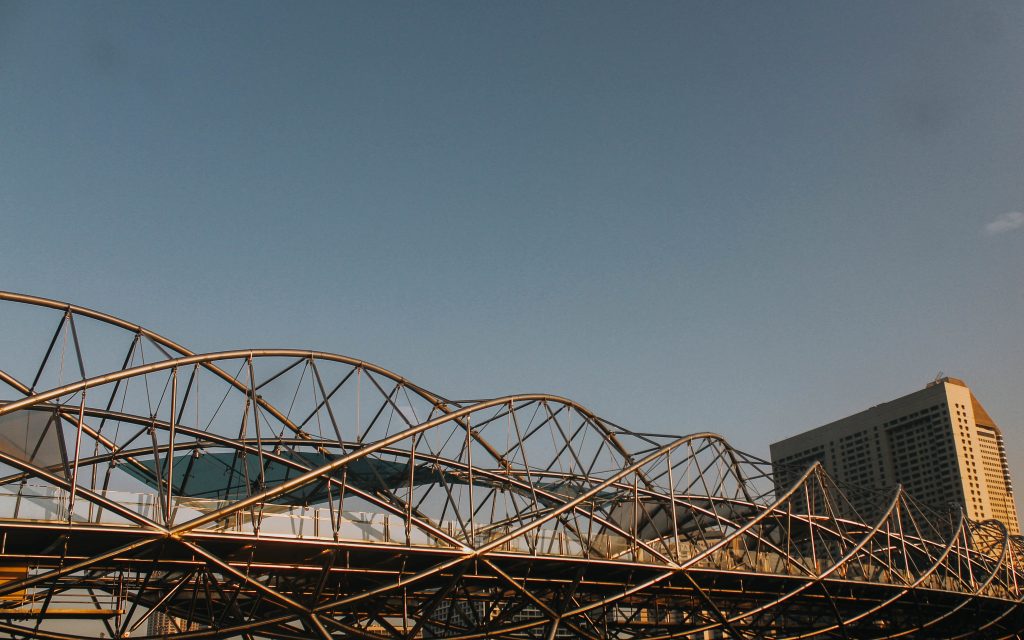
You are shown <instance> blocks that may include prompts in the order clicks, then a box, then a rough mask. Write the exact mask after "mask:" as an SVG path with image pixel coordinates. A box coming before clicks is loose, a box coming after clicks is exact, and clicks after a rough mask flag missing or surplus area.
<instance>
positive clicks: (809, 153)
mask: <svg viewBox="0 0 1024 640" xmlns="http://www.w3.org/2000/svg"><path fill="white" fill-rule="evenodd" d="M1022 33H1024V4H1022V3H1021V2H1019V1H1018V0H1014V1H1011V2H984V3H975V2H959V3H948V2H939V1H936V0H927V1H924V2H911V1H904V2H899V3H892V2H878V3H875V2H844V3H838V2H819V1H813V2H805V3H794V2H781V3H764V2H749V3H729V2H725V3H723V2H707V3H700V2H671V3H669V2H661V3H657V2H645V3H625V2H623V3H615V4H611V3H599V2H582V3H576V2H541V3H531V2H521V1H516V2H506V3H488V2H467V3H422V2H416V3H412V2H410V3H371V2H366V3H360V4H343V3H326V4H313V3H304V4H291V3H277V4H267V3H255V4H254V3H246V4H235V3H224V2H216V3H207V2H202V3H195V4H188V3H182V2H174V3H155V2H142V3H123V4H112V3H99V2H90V3H34V4H29V3H24V4H22V3H10V2H5V1H0V233H2V238H3V242H2V245H0V266H2V269H0V288H3V289H8V290H15V291H21V292H26V293H33V294H37V295H43V296H48V297H54V298H59V299H64V300H68V301H71V302H75V303H79V304H83V305H86V306H91V307H94V308H98V309H101V310H105V311H109V312H111V313H114V314H116V315H120V316H122V317H125V318H128V319H130V320H133V321H135V322H138V323H140V324H143V325H145V326H148V327H150V328H152V329H154V330H156V331H159V332H161V333H164V334H165V335H168V336H170V337H172V338H175V339H177V340H179V341H181V342H182V343H183V344H186V345H188V346H190V347H191V348H193V349H195V350H197V351H213V350H219V349H224V348H232V347H249V346H254V347H255V346H267V347H273V346H294V347H312V348H318V349H323V350H328V351H334V352H338V353H344V354H348V355H353V356H357V357H362V358H365V359H368V360H372V361H374V362H377V363H380V364H382V365H384V366H386V367H389V368H391V369H393V370H395V371H397V372H399V373H401V374H403V375H405V376H407V377H409V378H411V379H413V380H415V381H417V382H419V383H420V384H423V385H424V386H426V387H428V388H431V389H434V390H436V391H437V392H439V393H441V394H445V395H448V396H449V397H454V398H467V397H482V396H492V395H500V394H505V393H512V392H520V391H522V392H532V391H547V392H553V393H558V394H562V395H566V396H570V397H572V398H574V399H576V400H578V401H580V402H581V403H583V404H585V405H587V406H589V407H591V408H592V409H593V410H594V411H596V412H598V413H599V414H601V415H603V416H606V417H607V418H609V419H612V420H614V421H617V422H619V423H621V424H623V425H626V426H630V427H633V428H635V429H638V430H643V431H662V432H668V433H688V432H692V431H702V430H712V431H718V432H720V433H723V434H724V435H726V436H727V437H729V438H730V439H731V440H732V441H733V442H734V444H736V445H737V446H739V447H740V448H743V449H746V450H748V451H751V452H752V453H760V454H763V455H767V445H768V443H769V442H771V441H773V440H776V439H779V438H782V437H784V436H788V435H791V434H793V433H795V432H798V431H800V430H804V429H806V428H810V427H813V426H817V425H819V424H822V423H824V422H828V421H831V420H833V419H837V418H840V417H842V416H844V415H847V414H849V413H852V412H855V411H858V410H860V409H864V408H866V407H867V406H869V405H872V404H876V403H878V402H882V401H885V400H888V399H891V398H893V397H896V396H897V395H902V394H904V393H909V392H911V391H914V390H916V389H918V388H920V387H922V386H923V385H924V384H925V383H926V382H927V381H928V380H929V379H931V378H932V377H933V376H934V375H935V374H936V373H937V372H938V371H940V370H942V371H945V372H946V373H947V374H949V375H954V376H960V377H963V378H965V379H966V380H967V382H968V383H969V384H970V385H972V387H973V388H974V390H975V392H976V393H977V394H978V396H979V398H980V399H981V401H982V402H983V403H984V404H985V405H986V406H987V407H988V408H989V410H990V412H991V413H992V415H993V416H994V417H995V418H996V420H997V421H999V422H1000V423H1001V424H1002V426H1003V427H1004V430H1005V431H1006V432H1007V435H1008V440H1009V446H1010V454H1011V462H1012V464H1013V465H1014V472H1015V473H1016V476H1017V478H1018V482H1024V438H1022V437H1021V433H1022V429H1024V375H1022V374H1024V339H1022V327H1024V216H1022V215H1021V214H1020V212H1022V211H1024V72H1022V69H1024V37H1022V35H1021V34H1022ZM2 325H3V319H2V318H0V326H2ZM4 329H7V327H4Z"/></svg>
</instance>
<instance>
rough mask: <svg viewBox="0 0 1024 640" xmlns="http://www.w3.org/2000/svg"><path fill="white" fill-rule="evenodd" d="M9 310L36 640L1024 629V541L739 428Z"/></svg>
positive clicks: (12, 508) (90, 316)
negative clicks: (211, 346)
mask: <svg viewBox="0 0 1024 640" xmlns="http://www.w3.org/2000/svg"><path fill="white" fill-rule="evenodd" d="M0 318H2V321H0V326H3V327H4V328H5V329H6V330H7V331H5V333H8V332H9V333H10V334H11V335H14V334H15V332H14V331H11V330H12V329H13V328H14V327H17V328H18V331H17V333H16V335H17V336H18V337H17V338H16V339H12V340H9V341H8V343H0V349H2V350H0V354H3V360H0V390H2V393H0V633H6V634H8V635H9V636H10V637H42V638H74V637H96V636H97V635H98V633H100V632H102V633H104V634H105V635H106V636H107V637H126V636H129V635H130V636H131V637H133V638H139V637H152V638H156V637H163V636H164V635H165V634H166V633H167V631H168V630H172V631H173V632H174V633H175V635H176V637H182V638H232V637H243V638H257V637H259V638H322V639H326V638H382V637H386V638H410V639H411V638H440V637H444V638H467V639H468V638H650V639H667V638H719V637H723V638H761V637H770V638H805V637H825V638H831V637H835V638H895V637H914V638H975V637H985V638H988V637H991V638H1015V637H1019V636H1018V633H1019V632H1020V630H1021V629H1022V628H1024V619H1022V606H1021V600H1022V594H1021V587H1020V586H1019V584H1020V583H1021V578H1022V577H1024V576H1022V573H1021V563H1022V561H1024V547H1022V543H1021V540H1020V539H1019V538H1015V537H1010V536H1008V535H1007V532H1006V529H1005V527H1004V526H1003V525H1002V524H1001V523H999V522H996V521H987V522H972V521H968V520H966V519H965V518H964V517H963V516H962V514H961V513H959V512H956V513H952V514H943V513H938V512H934V511H931V510H929V509H928V508H926V507H924V506H922V505H920V504H917V503H916V502H915V501H914V500H913V499H911V498H910V497H909V496H907V495H906V494H905V493H904V492H903V491H902V490H900V489H897V490H895V491H893V492H891V493H889V494H888V495H882V494H871V496H870V497H871V499H870V500H865V496H864V495H861V494H860V492H862V491H864V490H863V489H861V488H850V487H839V486H837V485H836V484H835V483H834V482H833V481H832V480H831V479H830V478H829V477H828V476H827V475H826V474H825V473H824V471H823V470H822V469H821V467H820V466H813V467H811V468H809V469H800V470H799V473H797V474H796V475H795V477H797V480H796V481H790V482H787V483H786V484H785V485H781V484H779V483H777V482H776V478H775V477H774V476H773V474H772V469H771V466H770V465H769V464H767V463H766V462H765V461H763V460H761V459H758V458H756V457H753V456H750V455H747V454H745V453H742V452H740V451H738V450H736V449H733V448H732V447H731V446H730V445H729V444H728V443H727V442H725V441H724V440H723V439H722V438H721V437H720V436H717V435H715V434H713V433H698V434H693V435H688V436H685V437H674V436H663V435H654V434H646V433H638V432H634V431H630V430H628V429H625V428H623V427H621V426H618V425H616V424H613V423H611V422H609V421H607V420H604V419H602V418H600V417H598V416H596V415H594V414H593V413H591V412H590V411H588V410H587V409H586V408H585V407H583V406H581V405H579V404H577V403H575V402H573V401H571V400H567V399H565V398H560V397H556V396H551V395H545V394H523V395H510V396H505V397H500V398H492V399H484V400H452V399H448V398H445V397H442V396H440V395H438V394H436V393H433V392H431V391H429V390H427V389H426V388H424V387H420V386H418V385H416V384H414V383H412V382H410V381H408V380H405V379H404V378H402V377H400V376H398V375H396V374H394V373H392V372H390V371H388V370H386V369H383V368H381V367H379V366H376V365H373V364H371V363H367V362H363V361H360V360H356V359H353V358H348V357H343V356H338V355H334V354H329V353H321V352H316V351H308V350H291V349H252V350H235V351H225V352H219V353H208V354H195V353H193V352H191V351H189V350H188V349H186V348H185V347H183V346H181V345H179V344H177V343H175V342H172V341H171V340H168V339H167V338H164V337H162V336H160V335H158V334H156V333H153V332H151V331H148V330H146V329H143V328H142V327H139V326H136V325H133V324H131V323H128V322H125V321H123V320H120V319H118V318H115V317H112V316H109V315H106V314H102V313H99V312H96V311H92V310H89V309H85V308H82V307H77V306H74V305H68V304H66V303H62V302H57V301H52V300H46V299H42V298H36V297H30V296H24V295H20V294H10V293H0ZM482 366H487V365H485V364H482ZM681 430H682V429H681ZM785 477H787V478H789V477H793V476H792V474H790V473H787V474H786V475H785ZM864 504H871V505H873V506H872V507H871V509H870V510H868V511H865V509H864V507H863V505H864ZM854 505H861V506H860V507H855V506H854ZM67 619H71V620H88V622H81V623H75V624H68V623H67V622H66V620H67ZM62 621H63V622H62ZM93 628H95V630H96V631H92V630H91V629H93Z"/></svg>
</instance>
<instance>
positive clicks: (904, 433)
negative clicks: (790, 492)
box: [771, 378, 1020, 535]
mask: <svg viewBox="0 0 1024 640" xmlns="http://www.w3.org/2000/svg"><path fill="white" fill-rule="evenodd" d="M771 458H772V465H773V466H774V467H775V474H776V482H777V483H778V484H779V486H787V485H788V484H790V483H791V482H793V481H795V480H796V479H797V478H798V477H799V475H800V474H801V471H802V470H803V469H806V468H807V467H809V466H810V465H811V464H812V463H813V462H814V461H820V462H821V463H822V465H823V466H824V468H825V470H826V471H827V472H828V474H829V475H830V476H831V477H833V478H834V479H836V480H837V481H839V482H840V483H844V484H848V485H855V486H859V487H873V488H877V489H880V490H886V489H890V488H891V487H893V486H895V485H896V484H897V483H900V484H902V485H903V487H904V489H906V491H907V493H908V494H910V495H911V496H913V497H914V498H915V499H916V500H918V501H920V502H922V503H925V504H929V505H931V506H933V507H936V508H938V509H945V508H948V507H949V506H950V504H952V503H956V504H960V505H962V506H963V507H964V509H965V511H966V513H967V516H968V517H969V518H971V519H973V520H987V519H990V518H994V519H996V520H1001V521H1002V522H1003V523H1005V524H1006V526H1007V528H1008V529H1009V531H1010V533H1011V534H1014V535H1019V534H1020V524H1019V522H1018V520H1017V508H1016V506H1015V505H1014V501H1013V487H1012V485H1011V483H1010V471H1009V467H1008V465H1007V463H1006V450H1005V447H1004V444H1003V435H1002V432H1001V431H1000V430H999V427H998V426H996V423H995V421H994V420H992V417H991V416H989V414H988V412H987V411H985V409H984V407H982V406H981V403H979V402H978V399H977V398H976V397H974V394H973V393H971V390H970V389H969V388H968V387H967V385H966V384H964V382H963V381H962V380H957V379H956V378H939V379H936V380H935V381H933V382H931V383H929V384H928V385H927V386H926V387H925V388H924V389H922V390H920V391H916V392H914V393H911V394H909V395H906V396H903V397H902V398H897V399H896V400H892V401H891V402H886V403H884V404H880V405H877V406H874V407H871V408H870V409H868V410H866V411H861V412H860V413H857V414H854V415H852V416H849V417H847V418H843V419H842V420H837V421H835V422H832V423H829V424H826V425H824V426H822V427H818V428H817V429H812V430H810V431H807V432H805V433H801V434H799V435H796V436H793V437H791V438H787V439H785V440H782V441H780V442H776V443H774V444H773V445H771Z"/></svg>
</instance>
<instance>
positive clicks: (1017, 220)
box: [985, 211, 1024, 236]
mask: <svg viewBox="0 0 1024 640" xmlns="http://www.w3.org/2000/svg"><path fill="white" fill-rule="evenodd" d="M1021 227H1024V213H1022V212H1020V211H1011V212H1009V213H1004V214H1003V215H1001V216H999V217H998V218H996V219H995V220H993V221H992V222H990V223H988V224H986V225H985V233H987V234H988V235H990V236H994V235H997V234H1000V233H1005V232H1007V231H1013V230H1014V229H1020V228H1021Z"/></svg>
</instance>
